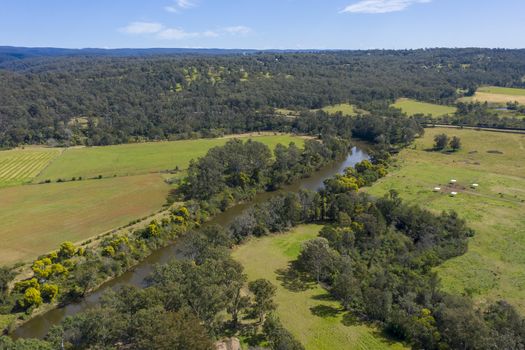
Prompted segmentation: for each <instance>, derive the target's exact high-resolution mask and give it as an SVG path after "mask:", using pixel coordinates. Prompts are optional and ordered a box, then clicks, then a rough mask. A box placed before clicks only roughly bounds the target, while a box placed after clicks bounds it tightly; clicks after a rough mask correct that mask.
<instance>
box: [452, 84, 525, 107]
mask: <svg viewBox="0 0 525 350" xmlns="http://www.w3.org/2000/svg"><path fill="white" fill-rule="evenodd" d="M461 100H462V101H479V102H489V103H496V104H506V103H507V102H514V101H518V102H519V103H521V104H525V89H515V88H504V87H498V86H484V87H480V88H479V89H478V90H477V91H476V94H475V95H474V96H472V97H465V98H462V99H461Z"/></svg>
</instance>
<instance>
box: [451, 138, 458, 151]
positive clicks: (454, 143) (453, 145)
mask: <svg viewBox="0 0 525 350" xmlns="http://www.w3.org/2000/svg"><path fill="white" fill-rule="evenodd" d="M450 148H452V149H453V150H454V151H457V150H459V149H460V148H461V139H460V138H459V137H457V136H453V137H452V140H450Z"/></svg>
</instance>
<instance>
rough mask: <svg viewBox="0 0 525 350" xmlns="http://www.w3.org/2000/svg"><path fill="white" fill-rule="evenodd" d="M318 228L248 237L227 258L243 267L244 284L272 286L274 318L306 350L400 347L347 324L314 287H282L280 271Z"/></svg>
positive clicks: (375, 333) (372, 331) (325, 294)
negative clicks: (274, 290) (262, 282)
mask: <svg viewBox="0 0 525 350" xmlns="http://www.w3.org/2000/svg"><path fill="white" fill-rule="evenodd" d="M321 227H322V226H320V225H302V226H298V227H296V228H294V229H293V230H291V231H290V232H288V233H285V234H280V235H273V236H267V237H263V238H253V239H251V240H250V241H249V242H247V243H245V244H243V245H241V246H239V247H237V248H235V250H234V252H233V257H234V259H236V260H237V261H239V262H240V263H241V264H242V265H243V266H244V268H245V272H246V273H247V275H248V278H249V280H255V279H258V278H265V279H267V280H269V281H270V282H272V283H273V284H274V285H275V286H277V293H276V297H275V302H276V303H277V314H278V316H279V318H280V319H281V322H282V323H283V325H284V327H285V328H286V329H288V330H289V331H290V332H292V333H293V335H294V336H295V337H296V338H297V339H298V340H299V341H300V342H301V343H302V344H303V345H304V346H305V348H306V349H312V350H314V349H315V350H332V349H349V350H352V349H389V348H397V349H402V348H403V346H402V344H399V343H392V342H389V341H388V340H386V339H384V338H382V337H381V335H380V332H379V330H378V329H376V328H373V327H370V326H368V325H365V324H359V323H355V322H352V321H351V320H350V319H352V318H353V317H349V315H348V314H347V313H345V312H344V311H343V310H342V307H341V305H340V303H339V302H337V301H335V300H333V299H332V298H331V296H330V295H329V293H328V292H327V291H326V290H324V289H323V288H321V287H320V286H319V285H317V284H316V283H312V284H309V285H308V286H307V288H306V289H301V290H295V289H290V288H289V287H285V286H284V285H283V281H284V280H283V271H285V270H286V269H287V268H288V266H289V264H290V262H291V261H293V260H295V259H296V258H297V256H298V255H299V252H300V249H301V245H302V243H303V242H305V241H307V240H309V239H313V238H315V237H316V236H317V235H318V233H319V230H320V229H321Z"/></svg>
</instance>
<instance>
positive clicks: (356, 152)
mask: <svg viewBox="0 0 525 350" xmlns="http://www.w3.org/2000/svg"><path fill="white" fill-rule="evenodd" d="M365 159H369V156H368V154H367V153H366V152H365V151H364V150H363V149H362V148H358V147H353V148H352V151H351V153H350V154H349V155H348V156H347V158H346V159H344V160H342V161H339V162H336V163H333V164H331V165H329V166H326V167H324V168H322V169H321V170H320V171H318V172H316V173H314V174H313V175H312V176H311V177H309V178H307V179H302V180H300V181H298V182H297V183H295V184H293V185H290V186H286V187H285V188H283V189H282V190H280V191H276V192H263V193H260V194H258V195H256V197H255V198H254V200H252V201H250V202H249V203H244V204H239V205H236V206H234V207H232V208H230V209H228V210H226V211H225V212H223V213H220V214H218V215H216V216H215V217H214V218H213V219H212V220H210V221H209V222H208V223H207V225H210V224H219V225H223V226H226V225H228V224H229V223H231V222H232V220H233V219H234V218H235V217H236V216H237V215H239V214H240V213H242V212H243V211H244V210H246V209H247V208H249V207H250V206H253V205H255V204H256V203H260V202H264V201H266V200H268V199H269V198H271V197H273V196H275V195H277V194H279V193H281V192H284V191H298V190H299V189H308V190H312V191H316V190H318V189H320V188H322V187H323V182H324V180H325V179H327V178H330V177H332V176H333V175H335V174H339V173H342V172H343V170H344V169H345V168H347V167H350V166H354V165H355V164H356V163H359V162H360V161H362V160H365ZM181 256H182V244H181V243H179V242H175V243H174V244H172V245H169V246H167V247H165V248H162V249H159V250H157V251H155V252H154V253H152V254H151V255H150V256H149V257H147V258H146V259H145V260H143V261H142V262H141V263H139V264H138V265H137V266H135V267H134V268H133V269H131V270H129V271H128V272H126V273H124V274H122V275H121V276H119V277H117V278H114V279H113V280H111V281H109V282H107V283H105V284H103V285H102V286H100V288H98V289H97V290H96V291H94V292H93V293H91V294H90V295H88V296H86V297H85V298H84V299H82V300H81V301H79V302H77V303H72V304H68V305H66V306H64V307H61V308H57V309H53V310H51V311H48V312H46V313H45V314H42V315H39V316H36V317H35V318H33V319H31V320H29V321H28V322H26V323H25V324H23V325H22V326H20V327H18V328H17V329H16V330H15V331H14V332H13V333H12V334H11V336H12V337H13V338H14V339H17V338H43V337H44V336H45V335H46V333H47V332H48V330H49V329H50V328H51V327H52V326H54V325H56V324H59V323H60V322H61V321H62V320H64V318H65V317H67V316H71V315H74V314H76V313H78V312H82V311H85V310H87V309H89V308H91V307H94V306H96V305H97V304H98V303H99V300H100V297H101V296H102V295H103V294H104V292H105V291H107V290H108V289H110V288H115V287H119V286H122V285H132V286H137V287H142V286H144V279H145V277H146V276H148V275H149V274H150V273H151V272H152V269H153V266H154V265H156V264H162V263H166V262H168V261H170V260H171V259H173V258H174V257H175V258H177V257H181Z"/></svg>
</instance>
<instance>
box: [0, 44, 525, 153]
mask: <svg viewBox="0 0 525 350" xmlns="http://www.w3.org/2000/svg"><path fill="white" fill-rule="evenodd" d="M19 50H20V49H19ZM15 51H16V50H15ZM101 51H102V52H106V51H104V50H101ZM42 52H43V53H38V52H34V53H33V54H30V53H31V51H29V53H28V52H26V51H24V50H22V52H18V53H17V52H15V53H12V54H9V49H8V48H3V50H2V51H1V56H2V57H4V58H5V57H8V58H9V59H5V60H0V62H1V63H0V81H2V84H0V146H15V145H19V144H38V143H46V142H48V143H51V144H56V143H58V144H66V145H75V144H87V145H91V144H97V145H105V144H114V143H125V142H133V141H136V140H141V139H152V140H154V139H167V138H188V137H192V136H195V134H194V133H196V132H197V133H198V136H213V135H217V134H220V133H224V132H228V133H229V132H234V133H235V132H242V131H256V130H276V129H278V130H280V129H294V128H296V125H295V124H294V123H296V121H294V120H292V118H289V117H285V116H276V115H274V108H292V109H294V110H310V109H318V108H321V107H323V106H327V105H332V104H337V103H342V102H350V103H353V104H355V105H356V106H358V107H360V108H362V109H365V110H368V111H370V112H372V114H375V115H388V113H386V112H385V110H387V108H388V102H389V101H394V100H395V99H397V98H399V97H408V98H413V99H417V100H421V101H428V102H434V103H452V102H454V101H455V100H456V99H457V98H458V97H460V96H462V95H464V94H468V93H473V91H475V88H476V87H477V86H479V85H482V84H491V85H499V86H514V87H523V86H525V83H524V82H523V77H524V76H525V50H492V49H431V50H410V51H388V50H385V51H379V50H377V51H327V52H317V53H308V52H260V53H257V52H246V53H245V54H240V53H238V52H225V53H222V52H220V51H217V52H215V51H212V52H210V53H208V54H206V52H205V51H204V52H202V53H196V52H192V51H189V52H185V51H181V52H180V53H177V54H175V53H171V54H166V52H163V51H162V50H160V51H158V52H157V51H151V55H146V51H140V53H139V51H137V52H134V51H133V50H131V51H129V52H127V51H125V50H124V51H116V52H114V53H113V54H111V52H110V53H109V54H107V52H106V54H105V55H102V54H97V51H96V50H94V51H89V50H87V51H84V52H83V53H85V55H82V54H78V52H76V51H75V52H76V54H69V53H68V52H62V53H60V51H59V52H58V53H55V54H54V53H53V51H52V50H51V51H46V50H43V51H42ZM79 52H81V51H79ZM44 53H45V55H44ZM59 53H60V54H59ZM211 53H213V54H211ZM53 55H55V56H53ZM64 55H65V56H64ZM18 57H20V58H18Z"/></svg>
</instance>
